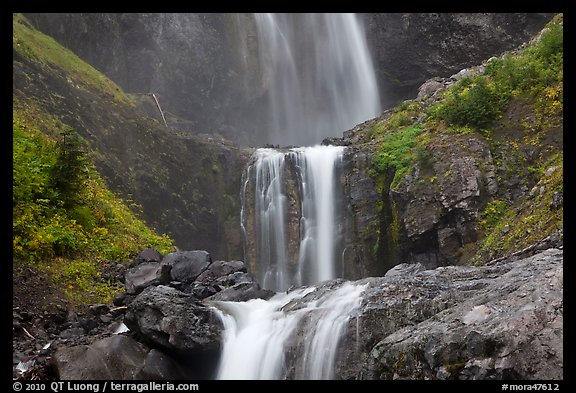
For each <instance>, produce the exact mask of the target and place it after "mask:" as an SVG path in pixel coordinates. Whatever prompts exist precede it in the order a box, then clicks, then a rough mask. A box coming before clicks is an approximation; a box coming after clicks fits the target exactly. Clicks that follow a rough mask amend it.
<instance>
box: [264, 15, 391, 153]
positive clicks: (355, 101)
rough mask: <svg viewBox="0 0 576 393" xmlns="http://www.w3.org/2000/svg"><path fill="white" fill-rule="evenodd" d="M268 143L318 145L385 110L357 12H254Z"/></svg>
mask: <svg viewBox="0 0 576 393" xmlns="http://www.w3.org/2000/svg"><path fill="white" fill-rule="evenodd" d="M254 16H255V21H256V27H257V36H258V37H257V38H258V53H259V58H260V67H261V69H262V73H263V75H262V81H263V83H264V87H265V88H266V90H267V92H268V98H269V115H270V121H269V127H270V130H269V143H273V144H280V145H283V146H286V145H297V146H298V145H299V146H306V145H314V144H316V143H320V142H321V141H322V139H323V138H326V137H329V136H342V133H343V132H344V131H346V130H348V129H350V128H352V127H354V126H355V125H357V124H359V123H362V122H363V121H366V120H368V119H370V118H373V117H376V116H378V115H379V114H380V97H379V93H378V87H377V84H376V77H375V72H374V69H373V66H372V60H371V57H370V53H369V51H368V47H367V44H366V40H365V37H364V32H363V29H362V26H361V25H360V23H359V22H358V20H357V17H356V15H355V14H349V13H348V14H347V13H338V14H255V15H254Z"/></svg>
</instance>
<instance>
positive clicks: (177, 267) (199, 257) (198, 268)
mask: <svg viewBox="0 0 576 393" xmlns="http://www.w3.org/2000/svg"><path fill="white" fill-rule="evenodd" d="M211 263H212V259H211V258H210V254H208V252H206V251H203V250H195V251H175V252H172V253H170V254H168V255H166V256H165V257H164V259H163V260H162V266H170V267H171V270H170V277H171V278H172V280H174V281H178V282H182V283H191V282H193V281H194V280H195V279H196V277H198V276H199V275H200V274H201V273H202V272H203V271H204V270H206V268H208V266H210V264H211Z"/></svg>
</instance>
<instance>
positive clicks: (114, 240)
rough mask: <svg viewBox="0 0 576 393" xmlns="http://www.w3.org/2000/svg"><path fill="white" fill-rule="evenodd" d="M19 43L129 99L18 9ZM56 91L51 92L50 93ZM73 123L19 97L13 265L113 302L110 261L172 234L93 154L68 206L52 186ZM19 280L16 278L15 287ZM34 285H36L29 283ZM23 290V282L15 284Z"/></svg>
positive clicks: (95, 86)
mask: <svg viewBox="0 0 576 393" xmlns="http://www.w3.org/2000/svg"><path fill="white" fill-rule="evenodd" d="M13 47H14V50H15V51H16V52H17V53H18V54H20V55H22V56H25V57H26V58H28V59H31V60H32V61H33V62H35V63H37V64H39V65H41V66H43V67H48V68H49V69H51V70H52V71H53V72H55V73H65V75H66V78H67V80H68V82H69V83H71V84H74V85H75V86H76V87H77V88H78V89H90V90H93V91H97V92H98V93H99V94H101V95H106V96H108V97H110V98H111V100H112V101H117V102H120V103H122V104H125V105H131V103H130V102H129V100H128V98H127V96H126V95H125V94H124V93H123V92H122V90H121V89H120V88H118V86H116V85H115V84H114V83H113V82H112V81H110V80H109V79H107V78H106V77H104V76H103V75H102V74H100V73H99V72H98V71H96V70H95V69H94V68H92V67H91V66H89V65H88V64H86V63H84V62H83V61H82V60H80V59H79V58H78V57H76V56H75V55H74V54H73V53H71V52H70V51H68V50H67V49H65V48H63V47H61V46H60V45H59V44H57V43H56V42H55V41H54V40H52V39H51V38H49V37H47V36H45V35H43V34H42V33H40V32H38V31H36V30H34V29H33V28H32V27H31V26H30V25H29V24H28V23H27V21H26V20H25V18H23V17H22V16H20V15H14V17H13ZM46 97H50V94H48V92H47V94H46ZM69 128H70V127H69V126H67V125H66V124H63V123H62V122H61V121H60V120H59V118H58V117H57V116H54V115H53V114H51V113H48V112H46V111H45V110H44V109H42V106H41V105H36V104H35V102H34V101H30V100H20V99H18V98H15V99H14V105H13V250H14V265H15V269H17V270H19V271H20V270H21V269H20V268H21V267H22V266H23V265H25V266H26V269H28V270H29V269H32V271H35V272H38V273H42V274H47V276H48V277H50V279H51V280H52V282H53V283H54V284H56V287H57V288H58V289H59V290H60V291H61V292H63V293H64V294H65V295H66V296H67V297H68V299H70V300H71V301H72V302H73V303H76V304H79V303H82V302H108V301H110V298H111V296H112V295H113V294H114V293H115V292H116V291H117V290H118V289H119V288H118V283H113V282H109V281H105V280H102V278H101V270H102V269H105V268H106V266H108V265H110V262H126V261H129V260H130V259H131V258H132V257H133V256H134V255H135V254H136V253H137V252H138V251H140V250H142V249H143V248H146V247H154V248H156V249H158V250H159V251H161V252H163V253H166V252H169V251H170V250H171V243H172V240H171V239H169V238H168V237H167V236H160V235H158V234H156V233H155V232H154V231H153V230H151V229H150V228H148V227H147V226H146V225H145V224H144V223H143V221H142V220H140V219H139V218H138V216H137V214H136V213H135V211H136V210H137V209H136V208H137V206H135V205H133V204H132V206H130V208H129V202H126V201H124V200H122V199H120V198H119V197H117V196H116V195H114V194H113V193H112V192H111V191H110V190H109V189H108V188H107V187H106V185H105V183H104V181H103V180H102V178H101V177H100V175H99V174H98V172H97V171H96V169H95V168H94V165H93V164H92V162H91V159H90V156H89V155H87V161H86V163H85V166H84V168H83V169H82V171H81V172H82V175H81V177H80V179H79V181H80V182H81V185H80V188H79V191H78V192H77V194H78V195H75V196H74V200H75V201H76V202H75V203H74V204H73V205H72V206H65V204H64V203H63V201H62V195H59V194H58V192H59V190H58V189H56V188H55V186H54V181H53V180H54V179H52V178H51V176H53V173H54V172H53V168H54V165H55V164H56V162H57V157H58V153H59V148H58V146H57V141H58V140H59V139H61V136H60V133H61V132H62V131H64V130H67V129H69ZM18 285H19V284H18V283H14V286H15V288H17V287H18ZM31 290H32V288H31ZM15 292H19V293H22V291H21V290H19V291H16V290H15Z"/></svg>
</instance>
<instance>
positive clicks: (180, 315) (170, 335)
mask: <svg viewBox="0 0 576 393" xmlns="http://www.w3.org/2000/svg"><path fill="white" fill-rule="evenodd" d="M124 323H125V324H126V326H128V328H130V330H132V331H135V332H137V333H138V334H140V335H141V336H142V337H143V338H144V340H145V341H146V342H148V343H150V344H151V345H152V346H157V347H160V348H162V349H164V350H166V351H168V352H176V353H179V354H185V355H194V354H196V353H197V352H204V351H217V350H218V349H219V348H220V336H221V334H220V328H219V323H218V318H217V317H216V316H215V315H213V313H212V311H211V310H210V308H209V307H207V306H205V305H204V304H202V303H200V302H199V301H198V300H196V299H195V298H194V297H192V296H191V295H188V294H185V293H183V292H180V291H178V290H177V289H175V288H171V287H168V286H164V285H158V286H150V287H148V288H146V289H145V290H144V291H143V292H142V293H141V294H140V295H138V296H137V297H136V298H135V299H134V300H133V301H132V303H130V306H129V308H128V312H127V313H126V317H125V318H124Z"/></svg>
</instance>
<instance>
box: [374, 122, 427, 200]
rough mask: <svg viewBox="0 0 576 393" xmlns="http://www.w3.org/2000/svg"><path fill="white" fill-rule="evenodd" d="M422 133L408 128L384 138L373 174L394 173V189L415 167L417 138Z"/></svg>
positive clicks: (420, 130)
mask: <svg viewBox="0 0 576 393" xmlns="http://www.w3.org/2000/svg"><path fill="white" fill-rule="evenodd" d="M421 132H422V129H421V128H419V127H406V128H403V129H401V130H399V131H397V132H393V133H389V134H386V135H384V136H382V138H381V140H380V145H379V151H378V153H377V154H376V155H374V158H373V161H372V168H373V171H374V172H373V174H374V175H376V176H378V175H381V174H387V173H390V172H393V173H394V178H393V179H392V183H391V185H390V187H391V188H392V189H393V188H395V187H396V186H398V184H399V183H400V181H401V180H402V179H403V177H404V176H405V175H406V174H407V173H408V172H409V170H410V169H412V167H413V166H414V163H415V162H416V159H417V157H418V156H417V152H416V151H415V149H414V148H415V147H416V144H417V140H416V137H417V136H418V135H419V134H420V133H421Z"/></svg>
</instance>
